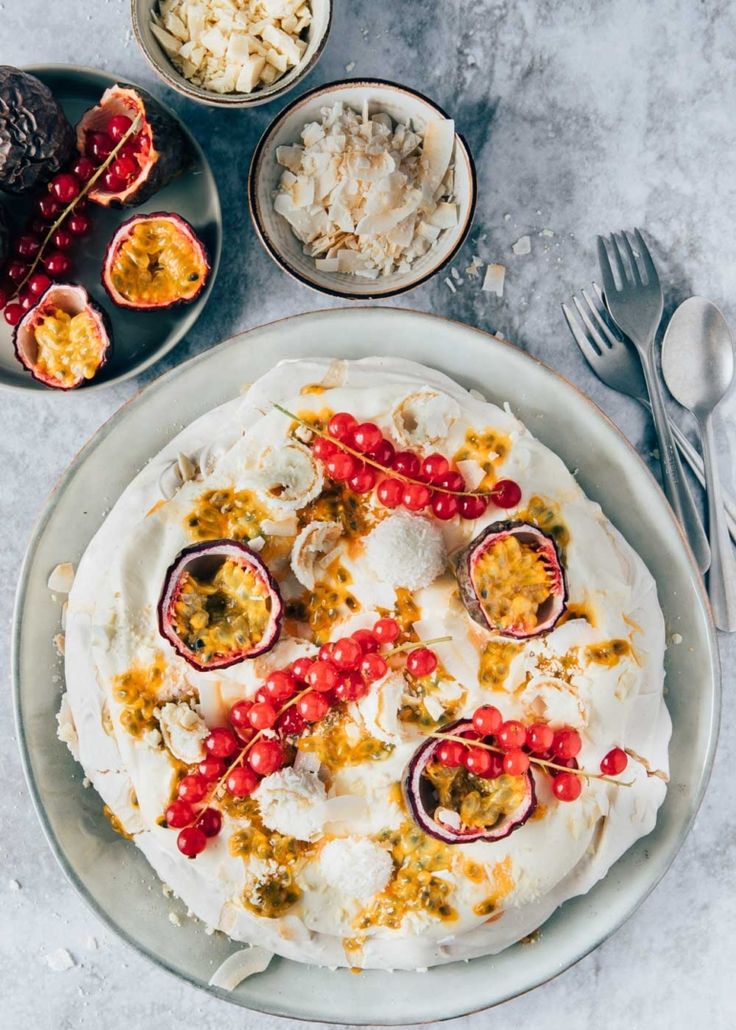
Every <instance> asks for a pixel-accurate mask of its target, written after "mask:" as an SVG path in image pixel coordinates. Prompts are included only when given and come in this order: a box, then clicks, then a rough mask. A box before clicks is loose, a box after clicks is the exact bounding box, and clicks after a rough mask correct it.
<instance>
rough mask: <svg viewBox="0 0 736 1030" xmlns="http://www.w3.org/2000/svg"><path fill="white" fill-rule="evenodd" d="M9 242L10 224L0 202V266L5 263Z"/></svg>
mask: <svg viewBox="0 0 736 1030" xmlns="http://www.w3.org/2000/svg"><path fill="white" fill-rule="evenodd" d="M9 243H10V226H9V225H8V215H7V212H6V210H5V208H4V207H3V205H2V204H0V267H2V266H3V265H4V264H5V259H6V258H7V256H8V245H9Z"/></svg>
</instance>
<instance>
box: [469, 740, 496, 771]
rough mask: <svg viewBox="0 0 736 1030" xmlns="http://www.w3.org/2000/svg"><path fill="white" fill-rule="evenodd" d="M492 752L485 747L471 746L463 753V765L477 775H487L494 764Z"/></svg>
mask: <svg viewBox="0 0 736 1030" xmlns="http://www.w3.org/2000/svg"><path fill="white" fill-rule="evenodd" d="M491 756H492V752H491V751H486V749H485V748H483V747H469V748H468V749H467V750H466V752H465V754H464V755H463V765H464V766H465V768H466V769H467V770H468V772H471V773H473V774H474V775H475V776H485V775H486V774H487V773H488V772H489V771H490V768H491V765H492V764H493V760H492V757H491Z"/></svg>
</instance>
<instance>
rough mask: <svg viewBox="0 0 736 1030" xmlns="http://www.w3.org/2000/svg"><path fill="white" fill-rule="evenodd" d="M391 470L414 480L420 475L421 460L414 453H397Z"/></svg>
mask: <svg viewBox="0 0 736 1030" xmlns="http://www.w3.org/2000/svg"><path fill="white" fill-rule="evenodd" d="M391 468H393V469H395V471H396V472H398V473H399V475H402V476H409V477H410V478H412V479H414V478H415V477H416V476H417V475H418V473H419V458H418V457H417V456H416V454H414V453H413V452H412V451H397V452H396V454H394V457H393V460H392V462H391Z"/></svg>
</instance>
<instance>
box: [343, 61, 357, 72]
mask: <svg viewBox="0 0 736 1030" xmlns="http://www.w3.org/2000/svg"><path fill="white" fill-rule="evenodd" d="M345 71H346V72H347V73H348V75H349V74H350V72H354V71H355V61H351V62H350V64H346V65H345Z"/></svg>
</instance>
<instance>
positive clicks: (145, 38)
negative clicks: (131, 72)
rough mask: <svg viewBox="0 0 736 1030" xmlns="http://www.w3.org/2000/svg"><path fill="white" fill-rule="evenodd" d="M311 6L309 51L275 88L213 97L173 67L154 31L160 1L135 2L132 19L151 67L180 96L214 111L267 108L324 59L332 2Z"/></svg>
mask: <svg viewBox="0 0 736 1030" xmlns="http://www.w3.org/2000/svg"><path fill="white" fill-rule="evenodd" d="M311 4H312V24H311V25H310V27H309V34H308V37H307V39H308V43H307V49H306V50H305V51H304V56H303V57H302V59H301V61H300V62H299V64H298V65H297V66H296V67H295V68H291V69H290V70H289V71H288V72H287V73H286V74H285V75H282V76H281V78H280V79H277V80H276V82H274V83H273V84H272V85H270V86H263V87H261V88H259V89H256V90H254V91H253V92H252V93H213V92H212V91H211V90H208V89H202V87H201V86H195V85H194V83H192V82H190V81H189V80H188V79H185V78H184V76H183V75H182V74H181V73H180V72H179V71H177V69H176V68H175V67H174V65H173V64H172V63H171V61H170V60H169V57H168V55H167V53H166V51H165V50H164V49H163V47H162V46H161V44H160V43H159V42H158V40H157V39H156V37H155V36H154V34H153V31H152V30H151V15H152V12H153V10H154V9H155V8H156V7H157V6H158V0H131V3H130V16H131V20H132V23H133V33H134V35H135V38H136V39H137V41H138V45H139V46H140V48H141V50H142V51H143V53H144V55H145V57H146V58H147V60H148V62H149V64H150V65H151V66H152V67H153V69H154V71H156V72H157V73H158V74H159V75H160V76H161V78H162V79H163V80H164V82H166V84H167V85H169V86H171V88H172V89H175V90H176V91H177V93H182V94H183V95H184V96H186V97H189V98H190V99H191V100H197V101H199V103H200V104H210V105H212V106H213V107H258V105H259V104H266V103H268V101H270V100H275V99H276V98H277V97H280V96H283V94H284V93H288V91H289V90H290V89H293V88H294V86H296V84H297V83H298V82H301V80H302V79H303V78H304V76H305V75H307V74H308V73H309V72H310V71H311V70H312V69H313V68H314V66H315V65H316V63H317V61H318V60H319V59H320V57H321V56H322V51H323V50H324V46H325V43H326V42H327V36H328V34H329V31H330V26H331V24H332V0H311Z"/></svg>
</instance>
